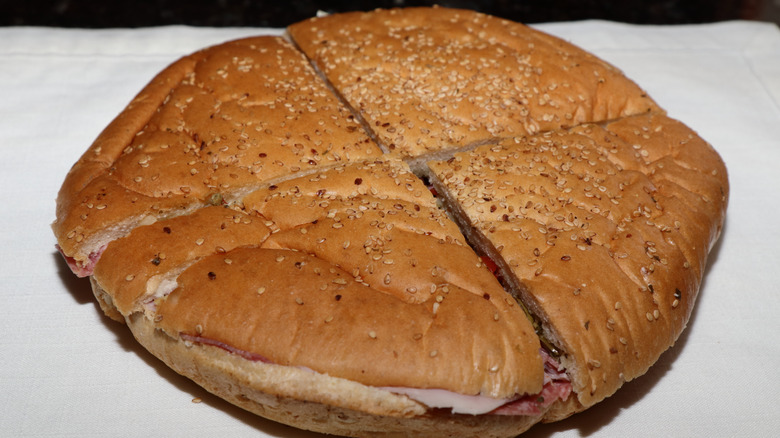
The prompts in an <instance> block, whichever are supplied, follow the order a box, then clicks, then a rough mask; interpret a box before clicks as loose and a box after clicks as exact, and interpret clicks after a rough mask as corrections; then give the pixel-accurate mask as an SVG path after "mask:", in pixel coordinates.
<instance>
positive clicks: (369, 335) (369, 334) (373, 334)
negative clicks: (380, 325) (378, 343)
mask: <svg viewBox="0 0 780 438" xmlns="http://www.w3.org/2000/svg"><path fill="white" fill-rule="evenodd" d="M368 337H369V338H371V339H376V332H375V331H373V330H371V331H370V332H368Z"/></svg>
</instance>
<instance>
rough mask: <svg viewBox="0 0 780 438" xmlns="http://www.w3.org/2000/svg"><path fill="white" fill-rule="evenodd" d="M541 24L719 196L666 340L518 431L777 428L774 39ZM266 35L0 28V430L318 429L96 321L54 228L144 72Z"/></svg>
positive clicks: (764, 433) (720, 433)
mask: <svg viewBox="0 0 780 438" xmlns="http://www.w3.org/2000/svg"><path fill="white" fill-rule="evenodd" d="M537 27H539V28H541V29H542V30H545V31H548V32H550V33H553V34H556V35H558V36H561V37H563V38H564V39H567V40H570V41H572V42H574V43H575V44H578V45H580V46H582V47H584V48H585V49H587V50H590V51H592V52H594V53H596V54H597V55H599V56H601V57H602V58H604V59H606V60H608V61H610V62H612V63H613V64H615V65H617V66H618V67H619V68H621V69H623V71H625V72H626V74H627V75H628V76H629V77H631V78H633V79H634V80H636V81H637V82H638V83H639V84H640V85H641V86H642V87H643V88H645V89H646V90H647V91H648V92H649V93H650V95H651V96H653V97H654V98H655V99H656V100H657V101H658V102H659V103H660V104H661V105H662V106H663V107H664V108H666V109H667V110H668V112H669V114H670V115H671V116H672V117H675V118H678V119H680V120H683V121H684V122H686V123H687V124H688V125H689V126H691V127H692V128H694V129H695V130H697V131H698V132H699V133H700V134H701V135H702V136H703V137H704V138H705V139H707V140H708V141H709V142H710V143H712V144H713V145H714V146H715V148H716V149H717V150H718V151H719V152H720V154H721V155H722V156H723V158H724V160H725V162H726V164H727V166H728V169H729V175H730V182H731V201H730V206H729V212H728V217H727V221H726V226H725V230H724V233H723V235H722V237H721V240H720V241H719V243H718V244H717V246H716V247H715V248H714V251H713V253H712V254H711V260H710V262H709V265H708V268H707V272H706V274H705V279H704V283H703V286H702V289H701V292H700V295H699V299H698V303H697V306H696V308H695V310H694V313H693V317H692V319H691V322H690V324H689V327H688V329H687V330H686V331H685V332H684V333H683V335H682V337H681V338H680V339H679V341H678V342H677V344H676V345H675V346H674V348H672V349H671V350H669V351H668V352H666V353H665V354H664V355H663V356H662V357H661V359H660V360H659V361H658V363H657V364H656V365H655V366H654V367H653V368H652V369H651V370H650V371H649V372H648V374H647V375H645V376H643V377H642V378H640V379H638V380H635V381H633V382H630V383H628V384H626V385H625V386H624V387H623V389H621V390H620V391H619V392H618V394H617V395H615V396H613V397H612V398H610V399H608V400H606V401H604V402H602V403H601V404H599V405H597V406H596V407H594V408H592V409H590V410H589V411H588V412H586V413H585V414H580V415H578V416H575V417H572V418H570V419H568V420H566V421H563V422H560V423H557V424H552V425H543V426H539V427H536V428H535V429H532V431H531V432H529V433H528V434H527V436H530V437H554V438H560V437H615V436H630V437H660V436H675V437H681V436H683V437H748V436H749V437H768V436H780V377H778V371H777V368H778V366H780V340H779V339H778V337H779V336H780V278H778V277H775V275H778V271H780V255H779V254H780V224H778V218H780V31H779V30H778V28H777V26H775V25H772V24H767V23H754V22H727V23H720V24H711V25H696V26H675V27H657V26H633V25H625V24H618V23H609V22H600V21H586V22H575V23H553V24H544V25H539V26H537ZM278 32H279V31H278V30H272V29H229V28H228V29H210V28H191V27H163V28H150V29H138V30H64V29H44V28H14V27H10V28H0V152H2V155H3V157H5V158H3V159H2V160H0V187H2V190H0V436H2V437H20V436H23V437H27V436H36V437H38V436H47V437H51V436H74V437H76V436H78V437H90V436H101V437H102V436H113V437H121V436H166V437H178V436H182V437H184V436H186V437H210V436H234V437H241V436H252V437H297V438H303V437H305V438H314V437H319V436H320V435H317V434H313V433H308V432H302V431H297V430H294V429H291V428H288V427H286V426H281V425H278V424H275V423H272V422H269V421H265V420H263V419H259V418H257V417H254V416H253V415H250V414H246V413H244V412H243V411H242V410H240V409H238V408H235V407H232V406H231V405H229V404H227V403H225V402H223V401H221V400H219V399H217V398H216V397H213V396H211V395H209V394H208V393H207V392H206V391H204V390H202V389H201V388H200V387H198V386H196V385H195V384H193V383H191V382H190V381H188V380H187V379H185V378H183V377H180V376H178V375H177V374H175V373H174V372H172V371H170V370H169V369H167V368H166V367H165V366H164V365H162V363H161V362H159V361H158V360H157V359H155V358H154V357H153V356H151V355H150V354H149V353H147V352H146V351H145V350H143V348H141V347H140V346H138V345H137V344H136V343H135V341H134V340H133V338H132V336H131V335H130V334H129V331H128V330H126V328H125V327H124V326H122V325H120V324H117V323H115V322H113V321H110V320H109V319H107V318H106V317H104V316H103V315H102V313H101V312H100V310H99V309H98V307H97V306H96V305H95V304H94V300H93V298H92V294H91V291H90V288H89V284H88V281H86V280H83V279H81V280H80V279H77V278H75V277H74V276H73V275H71V274H70V272H69V270H68V268H67V267H66V265H65V264H64V263H63V262H62V260H61V259H60V257H59V256H58V255H57V254H56V253H55V250H54V243H55V240H54V237H53V235H52V233H51V231H50V228H49V224H50V223H51V221H52V220H53V218H54V199H55V196H56V193H57V190H58V189H59V186H60V184H61V183H62V180H63V178H64V176H65V174H66V173H67V171H68V169H69V168H70V166H71V164H72V163H73V162H75V161H76V159H77V158H78V157H79V156H80V155H81V153H82V152H83V151H84V150H85V149H86V148H87V147H88V146H89V144H90V143H91V142H92V140H93V139H94V138H95V136H96V135H97V134H98V133H99V132H100V130H101V129H102V128H103V127H104V126H105V125H106V124H107V123H108V122H109V121H110V120H111V119H112V118H113V117H114V116H115V115H116V114H117V113H118V112H119V111H120V110H121V109H122V108H123V107H124V106H125V105H126V104H127V102H129V100H130V99H131V98H132V97H133V96H134V94H135V93H136V92H137V91H139V90H140V89H141V87H142V86H143V85H145V84H146V82H147V81H148V80H150V79H151V77H152V76H153V75H154V74H155V73H157V72H158V71H159V70H160V69H162V68H163V67H165V66H166V65H167V64H169V63H170V62H172V61H173V60H175V59H176V58H178V57H179V56H181V55H184V54H187V53H190V52H192V51H194V50H196V49H199V48H201V47H204V46H207V45H211V44H215V43H218V42H222V41H226V40H229V39H233V38H237V37H243V36H248V35H255V34H261V33H278ZM195 398H200V399H202V403H193V401H192V400H193V399H195Z"/></svg>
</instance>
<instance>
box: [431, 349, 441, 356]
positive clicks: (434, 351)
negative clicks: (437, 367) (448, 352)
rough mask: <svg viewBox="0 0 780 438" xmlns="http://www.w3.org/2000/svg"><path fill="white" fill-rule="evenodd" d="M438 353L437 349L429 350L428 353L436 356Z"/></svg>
mask: <svg viewBox="0 0 780 438" xmlns="http://www.w3.org/2000/svg"><path fill="white" fill-rule="evenodd" d="M438 355H439V351H438V350H431V353H430V356H431V357H436V356H438Z"/></svg>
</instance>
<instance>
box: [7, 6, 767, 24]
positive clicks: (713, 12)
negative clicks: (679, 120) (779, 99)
mask: <svg viewBox="0 0 780 438" xmlns="http://www.w3.org/2000/svg"><path fill="white" fill-rule="evenodd" d="M432 4H440V5H442V6H450V7H460V8H467V9H474V10H478V11H482V12H486V13H489V14H493V15H497V16H500V17H504V18H509V19H512V20H515V21H520V22H525V23H540V22H549V21H571V20H583V19H605V20H613V21H622V22H627V23H639V24H689V23H707V22H714V21H723V20H733V19H747V20H761V21H772V22H775V23H778V22H780V0H622V1H621V0H483V1H477V0H438V1H434V0H431V1H428V0H416V1H415V0H378V1H357V0H341V1H329V2H326V1H314V0H275V1H252V0H235V1H229V0H212V1H197V0H189V1H187V0H137V1H111V0H104V1H94V0H92V1H89V0H48V1H47V0H0V26H57V27H84V28H106V27H141V26H159V25H169V24H185V25H191V26H216V27H224V26H253V27H284V26H286V25H288V24H291V23H293V22H295V21H298V20H302V19H305V18H308V17H311V16H313V15H314V14H315V13H316V12H317V11H318V10H322V11H326V12H340V11H350V10H370V9H374V8H377V7H384V8H387V7H394V6H421V5H423V6H429V5H432Z"/></svg>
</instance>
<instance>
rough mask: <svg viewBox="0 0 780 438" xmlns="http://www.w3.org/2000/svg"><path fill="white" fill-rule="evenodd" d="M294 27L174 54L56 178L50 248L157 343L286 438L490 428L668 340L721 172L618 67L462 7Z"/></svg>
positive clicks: (683, 316)
mask: <svg viewBox="0 0 780 438" xmlns="http://www.w3.org/2000/svg"><path fill="white" fill-rule="evenodd" d="M289 36H290V37H291V39H292V40H293V43H291V42H289V41H287V40H285V39H284V38H278V37H257V38H248V39H243V40H238V41H232V42H228V43H225V44H222V45H219V46H215V47H211V48H207V49H204V50H201V51H199V52H196V53H194V54H192V55H189V56H187V57H184V58H182V59H181V60H179V61H176V62H175V63H174V64H172V65H171V66H170V67H168V68H167V69H165V70H163V71H162V72H161V73H160V74H159V75H158V76H157V77H155V78H154V79H153V80H152V81H151V82H150V84H149V85H148V86H146V87H145V88H144V89H143V90H142V91H141V92H140V93H139V95H138V96H137V97H136V98H135V99H134V100H133V101H132V102H131V103H130V104H129V105H128V107H127V108H126V109H125V110H124V111H123V112H122V113H121V114H120V115H119V116H118V117H117V118H116V119H115V120H114V121H113V122H112V123H111V124H110V125H109V126H108V127H107V128H106V129H105V130H104V131H103V132H102V133H101V134H100V135H99V136H98V138H97V139H96V141H95V143H94V144H93V145H92V146H91V147H90V148H89V149H88V150H87V152H86V153H85V154H84V155H83V156H82V157H81V159H80V160H79V161H78V162H77V163H76V164H75V165H74V167H73V168H72V170H71V171H70V173H69V174H68V176H67V177H66V179H65V182H64V183H63V187H62V189H61V190H60V193H59V196H58V199H57V219H56V221H55V222H54V224H53V225H52V228H53V230H54V233H55V235H56V237H57V242H58V243H57V244H58V247H59V249H60V251H61V252H62V253H63V255H64V256H65V257H66V259H67V260H68V263H69V265H70V266H71V267H72V269H73V270H74V272H75V273H76V274H77V275H81V276H90V279H91V283H92V286H93V290H94V292H95V296H96V298H97V299H98V301H99V303H100V305H101V308H102V309H103V310H104V312H105V313H106V314H107V315H109V316H111V317H112V318H114V319H116V320H117V321H121V322H125V323H127V324H128V326H129V327H130V329H131V330H132V331H133V333H134V335H135V337H136V338H137V339H138V341H139V342H140V343H141V344H142V345H144V346H145V347H146V348H147V349H149V351H151V352H152V353H153V354H155V355H156V356H158V357H159V358H160V359H162V360H163V361H165V362H166V363H167V364H168V365H169V366H171V367H172V368H173V369H175V370H176V371H178V372H180V373H181V374H183V375H186V376H188V377H190V378H192V379H193V380H195V381H196V382H198V383H199V384H201V385H203V386H204V387H205V388H207V389H209V390H210V391H212V392H213V393H215V394H217V395H219V396H221V397H223V398H225V399H227V400H229V401H231V402H232V403H235V404H236V405H238V406H242V407H244V408H246V409H248V410H250V411H252V412H255V413H257V414H258V415H262V416H265V417H267V418H271V419H273V420H276V421H281V422H284V423H287V424H291V425H294V426H297V427H302V428H306V429H311V430H316V431H320V432H326V433H335V434H342V435H350V436H410V435H417V436H480V437H486V436H495V437H501V436H513V435H516V434H519V433H521V432H523V431H524V430H526V429H527V428H528V427H530V426H532V425H533V424H534V423H536V422H538V421H554V420H557V419H560V418H564V417H566V416H568V415H571V414H572V413H574V412H577V411H580V410H583V409H585V408H587V407H589V406H591V405H593V404H595V403H597V402H598V401H600V400H602V399H604V398H605V397H608V396H609V395H611V394H612V393H614V392H615V391H616V390H617V389H618V388H619V387H620V386H621V385H622V384H623V383H624V382H625V381H628V380H631V379H633V378H636V377H638V376H640V375H641V374H643V373H644V372H645V371H646V370H647V369H648V367H650V366H651V365H652V364H653V363H654V362H655V361H656V360H657V358H658V357H659V355H660V354H661V353H662V352H663V351H665V350H666V349H667V348H668V347H669V346H670V345H672V344H673V343H674V342H675V340H676V339H677V337H678V336H679V334H680V333H681V331H682V330H683V328H684V327H685V324H686V323H687V321H688V319H689V317H690V313H691V310H692V308H693V305H694V302H695V299H696V294H697V291H698V287H699V285H700V283H701V279H702V276H703V274H704V272H703V270H704V266H705V265H706V259H707V255H708V252H709V249H710V248H711V246H712V244H713V243H714V241H715V240H716V239H717V237H718V235H719V233H720V230H721V227H722V224H723V220H724V217H725V209H726V204H727V200H728V180H727V174H726V169H725V167H724V165H723V162H722V160H721V159H720V157H719V156H718V155H717V153H716V152H715V151H714V150H713V149H712V147H711V146H709V145H708V144H707V143H706V142H705V141H704V140H702V139H701V138H699V137H698V136H697V135H696V134H695V133H694V132H693V131H692V130H691V129H689V128H688V127H686V126H685V125H683V124H682V123H681V122H678V121H675V120H673V119H671V118H669V117H667V116H666V115H665V114H664V112H663V110H662V109H660V107H659V106H658V105H657V104H656V103H655V102H653V101H652V100H651V99H650V98H649V97H648V96H647V95H646V94H645V93H644V92H643V91H642V90H641V89H640V88H639V87H638V86H637V85H636V84H634V83H633V82H631V81H630V80H629V79H627V78H626V77H625V76H623V75H622V73H620V71H618V70H617V69H616V68H614V67H612V66H610V65H609V64H607V63H605V62H603V61H601V60H599V59H597V58H595V57H593V56H592V55H590V54H588V53H586V52H584V51H582V50H581V49H578V48H576V47H574V46H572V45H570V44H568V43H566V42H563V41H561V40H559V39H556V38H554V37H551V36H548V35H546V34H543V33H541V32H538V31H535V30H533V29H530V28H528V27H525V26H523V25H520V24H517V23H512V22H508V21H506V20H500V19H498V18H495V17H490V16H486V15H482V14H478V13H475V12H471V11H463V10H452V9H444V8H411V9H396V10H377V11H373V12H368V13H349V14H337V15H333V16H329V17H322V18H314V19H311V20H307V21H304V22H301V23H297V24H294V25H293V26H291V27H290V29H289ZM428 183H430V184H431V185H429V184H428Z"/></svg>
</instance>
